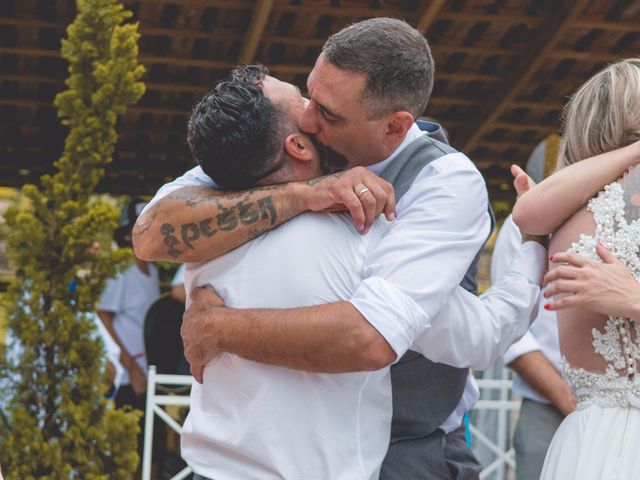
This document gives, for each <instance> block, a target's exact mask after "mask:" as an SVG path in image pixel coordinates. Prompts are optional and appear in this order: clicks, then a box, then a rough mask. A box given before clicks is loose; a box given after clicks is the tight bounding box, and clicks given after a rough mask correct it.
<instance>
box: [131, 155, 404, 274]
mask: <svg viewBox="0 0 640 480" xmlns="http://www.w3.org/2000/svg"><path fill="white" fill-rule="evenodd" d="M364 187H366V188H368V191H367V193H366V194H364V195H361V196H360V197H358V196H357V195H356V193H355V191H356V189H358V190H360V189H361V188H364ZM322 210H332V211H339V210H348V211H349V212H350V214H351V216H352V217H353V220H354V223H355V225H356V228H357V229H358V230H359V231H362V232H366V231H368V229H369V227H370V226H371V224H372V223H373V221H374V220H375V219H376V218H377V217H378V216H379V215H380V213H381V212H383V211H384V213H385V215H386V216H387V218H388V219H389V220H391V219H392V218H393V216H394V213H393V212H394V211H395V201H394V195H393V188H392V187H391V185H390V184H389V183H387V182H386V181H384V180H382V179H381V178H379V177H377V176H376V175H374V174H373V173H371V172H369V171H368V170H367V169H365V168H363V167H356V168H353V169H351V170H348V171H346V172H342V173H339V174H333V175H328V176H325V177H320V178H317V179H314V180H310V181H307V182H291V183H283V184H279V185H273V186H266V187H259V188H256V189H253V190H246V191H241V192H230V191H222V190H215V189H213V188H210V187H205V186H185V187H182V188H179V189H177V190H173V191H171V192H170V193H168V194H167V195H165V196H164V197H162V198H160V199H159V200H156V201H155V202H154V203H153V204H152V205H150V207H149V208H147V209H146V210H145V211H144V213H143V214H142V215H140V217H139V218H138V221H137V222H136V225H135V227H134V229H133V246H134V249H135V252H136V255H137V256H138V257H139V258H142V259H144V260H148V261H155V260H169V261H174V262H182V263H185V262H199V261H204V260H210V259H212V258H216V257H219V256H220V255H223V254H225V253H227V252H228V251H230V250H233V249H234V248H236V247H238V246H240V245H242V244H244V243H246V242H248V241H249V240H251V239H253V238H255V237H257V236H259V235H261V234H263V233H265V232H267V231H269V230H271V229H273V228H275V227H277V226H278V225H280V224H282V223H284V222H286V221H288V220H290V219H291V218H293V217H295V216H296V215H299V214H300V213H302V212H305V211H322Z"/></svg>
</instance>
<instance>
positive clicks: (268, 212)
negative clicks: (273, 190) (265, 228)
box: [258, 196, 278, 225]
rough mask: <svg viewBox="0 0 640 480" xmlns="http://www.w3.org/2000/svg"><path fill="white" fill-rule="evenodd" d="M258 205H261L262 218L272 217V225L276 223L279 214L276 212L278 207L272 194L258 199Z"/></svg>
mask: <svg viewBox="0 0 640 480" xmlns="http://www.w3.org/2000/svg"><path fill="white" fill-rule="evenodd" d="M258 205H259V206H260V216H261V218H262V220H266V219H267V218H269V217H271V225H273V224H275V223H276V220H277V218H278V214H277V213H276V207H275V206H274V205H273V199H272V198H271V196H269V197H264V198H261V199H260V200H258Z"/></svg>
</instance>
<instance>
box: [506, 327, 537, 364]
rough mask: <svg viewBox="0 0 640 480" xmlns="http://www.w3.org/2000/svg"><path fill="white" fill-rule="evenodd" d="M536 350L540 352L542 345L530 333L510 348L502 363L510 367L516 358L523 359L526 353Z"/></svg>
mask: <svg viewBox="0 0 640 480" xmlns="http://www.w3.org/2000/svg"><path fill="white" fill-rule="evenodd" d="M536 350H540V344H539V343H538V341H537V340H536V337H534V336H533V334H532V333H531V332H530V331H529V332H527V333H525V334H524V336H523V337H522V338H521V339H520V340H518V341H517V342H516V343H514V344H513V345H511V346H510V347H509V350H507V351H506V352H505V354H504V355H503V356H502V361H503V362H504V364H505V365H507V366H509V364H510V363H511V362H513V361H514V360H515V359H516V358H519V357H521V356H522V355H524V354H525V353H529V352H535V351H536Z"/></svg>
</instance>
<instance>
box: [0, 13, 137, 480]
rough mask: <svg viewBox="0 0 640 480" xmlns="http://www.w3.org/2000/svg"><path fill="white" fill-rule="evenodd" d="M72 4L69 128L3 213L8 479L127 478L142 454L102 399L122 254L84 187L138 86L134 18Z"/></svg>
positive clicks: (124, 414)
mask: <svg viewBox="0 0 640 480" xmlns="http://www.w3.org/2000/svg"><path fill="white" fill-rule="evenodd" d="M77 11H78V13H77V17H76V19H75V20H74V22H73V23H72V24H71V25H70V26H69V27H68V29H67V37H68V38H67V39H66V40H63V41H62V56H63V57H64V58H65V59H66V60H67V61H68V62H69V78H68V79H67V80H66V85H67V87H68V88H67V90H65V91H64V92H62V93H60V94H58V95H57V97H56V99H55V105H56V107H57V108H58V116H59V117H60V118H61V119H62V122H63V123H64V124H65V125H68V126H69V133H68V136H67V138H66V141H65V145H64V151H63V153H62V156H61V157H60V159H59V160H58V161H57V162H56V163H55V167H56V169H57V171H56V173H55V174H54V175H45V176H43V177H42V178H41V186H40V187H36V186H34V185H26V186H25V187H24V188H23V189H22V196H23V199H24V200H23V201H21V202H19V205H18V206H16V207H13V208H10V209H9V210H8V211H7V213H6V215H5V219H6V230H7V247H8V253H9V258H10V261H11V263H12V264H13V265H14V267H16V270H17V274H16V278H15V280H14V281H13V282H12V283H11V285H10V286H9V289H8V292H7V295H6V297H7V300H6V308H7V312H8V317H9V318H8V329H9V332H10V333H11V335H12V337H13V338H16V339H18V342H19V344H20V346H21V348H20V349H19V353H15V351H14V353H13V354H11V355H4V354H3V355H2V361H1V362H0V378H3V382H4V384H3V385H2V388H1V391H0V395H1V397H0V400H1V404H2V407H3V410H2V415H1V416H0V429H1V430H0V432H1V433H0V435H1V436H0V459H1V461H2V469H3V471H4V472H6V473H5V474H6V475H7V476H8V477H9V478H20V479H32V478H37V479H71V478H73V479H83V480H84V479H126V478H131V477H132V475H133V472H134V471H135V468H136V466H137V463H138V456H137V453H136V445H137V443H136V441H137V440H136V434H137V432H138V418H139V416H138V413H134V412H130V411H124V410H117V409H115V408H113V406H112V404H111V402H109V401H107V400H105V398H104V394H105V386H104V383H103V380H102V374H101V372H102V371H103V368H104V352H103V351H102V346H101V343H100V341H99V340H97V339H96V336H95V331H94V329H95V326H94V321H93V319H92V312H93V311H94V309H95V302H96V299H97V298H98V296H99V294H100V293H101V291H102V289H103V287H104V283H105V280H106V279H107V278H109V277H111V276H113V275H114V274H115V271H116V268H117V266H118V265H119V264H120V263H121V261H122V259H123V257H124V255H125V254H124V253H122V252H115V253H114V252H112V251H111V250H110V248H109V247H110V238H111V232H112V231H113V229H114V228H115V226H116V219H117V212H116V211H115V209H114V208H113V207H112V206H110V205H108V204H107V203H104V202H103V201H101V200H100V199H95V198H93V197H92V196H91V195H92V192H93V190H94V189H95V187H96V184H97V183H98V181H99V180H100V178H101V177H102V175H103V173H104V166H105V165H106V164H107V163H109V162H110V161H111V156H112V154H113V149H114V144H115V141H116V130H115V127H116V120H117V118H118V116H119V115H122V114H123V113H124V111H125V109H126V107H127V106H128V105H131V104H133V103H135V102H136V101H137V100H138V99H139V98H140V97H141V96H142V95H143V93H144V85H143V84H142V83H141V82H139V81H138V80H139V79H140V77H141V76H142V74H143V73H144V67H142V65H140V64H139V63H138V59H137V57H138V46H137V40H138V36H139V35H138V32H137V28H138V26H137V24H125V23H124V22H125V20H126V19H127V18H129V17H130V16H131V13H130V12H128V11H126V10H125V9H124V8H123V6H122V5H121V4H119V3H118V2H117V1H116V0H77ZM92 198H93V199H92ZM98 242H99V243H98ZM72 282H74V283H75V284H76V285H77V288H76V289H75V290H74V289H70V285H71V284H72ZM73 290H74V291H73Z"/></svg>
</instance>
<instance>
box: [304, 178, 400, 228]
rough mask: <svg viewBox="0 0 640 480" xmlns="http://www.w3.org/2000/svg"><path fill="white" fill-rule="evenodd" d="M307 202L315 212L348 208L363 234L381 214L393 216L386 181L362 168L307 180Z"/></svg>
mask: <svg viewBox="0 0 640 480" xmlns="http://www.w3.org/2000/svg"><path fill="white" fill-rule="evenodd" d="M308 186H309V189H308V190H307V192H306V202H307V207H308V209H309V210H311V211H314V212H321V211H324V212H339V211H348V212H349V213H350V214H351V217H352V218H353V222H354V224H355V226H356V229H357V230H358V231H359V232H361V233H366V232H368V231H369V229H370V228H371V225H372V224H373V222H374V221H375V220H376V219H377V218H378V217H379V216H380V215H381V214H382V213H384V215H385V217H386V218H387V220H389V221H391V220H393V219H394V218H395V209H396V202H395V194H394V192H393V187H392V186H391V184H390V183H389V182H387V181H386V180H383V179H382V178H380V177H378V176H377V175H375V174H374V173H372V172H370V171H369V170H367V169H366V168H364V167H354V168H351V169H349V170H345V171H344V172H340V173H335V174H332V175H327V176H324V177H320V178H317V179H314V180H310V181H309V182H308Z"/></svg>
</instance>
